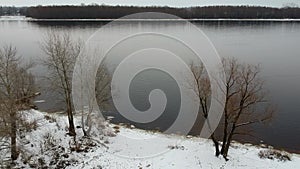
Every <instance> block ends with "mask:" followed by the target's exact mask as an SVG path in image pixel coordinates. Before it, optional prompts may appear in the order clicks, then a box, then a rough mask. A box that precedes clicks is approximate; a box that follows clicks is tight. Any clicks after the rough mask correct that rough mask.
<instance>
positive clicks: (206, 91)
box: [190, 63, 220, 157]
mask: <svg viewBox="0 0 300 169" xmlns="http://www.w3.org/2000/svg"><path fill="white" fill-rule="evenodd" d="M190 69H191V71H192V74H193V78H194V80H195V82H196V83H191V84H190V85H191V88H192V89H193V90H194V92H195V93H196V95H197V96H198V98H199V101H200V104H199V105H200V109H199V113H202V116H203V117H204V118H205V119H207V118H208V112H209V104H210V96H211V88H210V80H209V77H208V74H207V72H206V71H205V67H204V65H203V64H202V63H201V64H200V65H195V64H193V63H192V64H191V65H190ZM210 138H211V139H212V141H213V142H214V146H215V155H216V156H217V157H218V156H219V155H220V148H219V142H218V140H217V138H216V136H215V133H214V132H213V133H212V135H211V137H210Z"/></svg>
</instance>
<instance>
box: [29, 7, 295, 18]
mask: <svg viewBox="0 0 300 169" xmlns="http://www.w3.org/2000/svg"><path fill="white" fill-rule="evenodd" d="M138 12H164V13H169V14H174V15H176V16H179V17H181V18H185V19H195V18H204V19H215V18H236V19H284V18H293V19H295V18H300V8H296V7H285V8H271V7H255V6H208V7H190V8H172V7H136V6H106V5H93V6H37V7H29V8H27V11H26V12H25V13H26V16H28V17H32V18H36V19H116V18H120V17H122V16H125V15H129V14H133V13H138Z"/></svg>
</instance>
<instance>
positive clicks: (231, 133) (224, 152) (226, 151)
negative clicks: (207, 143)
mask: <svg viewBox="0 0 300 169" xmlns="http://www.w3.org/2000/svg"><path fill="white" fill-rule="evenodd" d="M234 130H235V125H233V126H232V129H231V131H230V133H229V136H228V139H227V142H226V144H224V145H225V146H224V150H223V157H224V158H225V160H226V161H227V160H228V158H227V155H228V150H229V147H230V143H231V140H232V136H233V132H234Z"/></svg>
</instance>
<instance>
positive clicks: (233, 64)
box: [191, 59, 274, 160]
mask: <svg viewBox="0 0 300 169" xmlns="http://www.w3.org/2000/svg"><path fill="white" fill-rule="evenodd" d="M222 63H223V65H222V66H223V68H224V70H225V74H226V78H225V81H224V82H222V83H224V85H225V87H226V90H225V91H223V92H224V94H225V98H226V99H225V106H224V110H223V114H224V117H223V121H224V124H223V125H222V126H219V127H220V128H221V130H222V134H221V136H222V147H221V151H220V150H219V142H218V139H217V137H216V134H215V132H214V133H213V134H212V135H211V139H212V140H213V142H214V145H215V149H216V150H215V153H216V156H218V155H219V154H222V155H223V157H224V158H225V159H226V160H228V158H227V156H228V150H229V147H230V144H231V142H232V140H233V138H234V136H235V135H240V134H243V135H244V134H249V133H248V132H246V128H247V126H248V125H251V124H254V123H260V122H264V121H267V120H269V119H271V118H272V114H273V112H274V111H273V109H272V105H271V104H270V103H268V102H267V100H266V92H265V91H264V88H263V85H264V82H263V80H262V79H261V78H260V76H259V74H260V68H259V66H258V65H250V64H241V63H239V62H238V61H237V60H236V59H223V62H222ZM191 70H192V73H193V75H194V80H195V81H196V84H194V86H193V87H192V88H193V89H194V91H195V92H196V93H197V95H198V97H199V101H200V106H201V108H200V110H201V112H202V114H203V117H204V118H205V119H207V116H208V111H209V110H208V109H209V106H208V105H209V104H210V97H211V89H210V82H209V78H208V75H207V73H206V72H205V69H204V67H203V65H202V64H201V65H199V66H196V65H193V64H192V65H191Z"/></svg>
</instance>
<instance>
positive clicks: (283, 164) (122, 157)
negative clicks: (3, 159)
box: [1, 110, 300, 169]
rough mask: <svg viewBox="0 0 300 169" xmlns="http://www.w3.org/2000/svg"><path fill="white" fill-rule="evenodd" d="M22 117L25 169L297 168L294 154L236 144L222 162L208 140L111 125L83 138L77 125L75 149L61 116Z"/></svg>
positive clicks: (298, 162)
mask: <svg viewBox="0 0 300 169" xmlns="http://www.w3.org/2000/svg"><path fill="white" fill-rule="evenodd" d="M23 117H24V118H25V119H27V121H28V122H30V123H34V124H36V125H35V128H34V129H33V130H31V131H30V132H26V133H25V134H23V136H20V140H19V143H18V144H19V145H20V146H19V149H20V156H19V159H18V166H20V167H21V166H23V167H25V168H30V167H33V168H37V167H40V168H42V166H44V167H45V166H48V167H49V168H60V167H64V166H65V167H67V168H105V169H106V168H113V169H118V168H120V169H121V168H122V169H127V168H128V169H134V168H136V169H141V168H143V169H145V168H146V169H147V168H149V169H150V168H151V169H152V168H153V169H159V168H161V169H168V168H179V169H184V168H189V169H194V168H195V169H199V168H204V169H206V168H218V169H219V168H222V169H225V168H228V169H234V168H249V169H254V168H269V169H271V168H278V169H291V168H294V169H296V168H300V155H297V154H288V155H289V156H290V157H291V161H279V160H277V159H273V160H271V159H261V158H260V157H259V156H258V153H259V152H260V151H261V150H267V149H266V148H260V147H257V146H251V145H242V144H239V143H234V144H233V146H232V147H231V148H230V150H229V151H230V152H229V154H230V156H229V158H230V160H229V161H225V160H224V159H223V158H221V157H219V158H217V157H215V156H214V147H213V144H212V141H211V140H208V139H202V138H196V137H186V136H179V135H165V134H162V133H155V132H150V131H144V130H139V129H134V128H133V127H129V128H127V127H124V126H121V125H114V124H109V123H107V126H108V127H109V130H108V131H113V132H114V133H116V136H101V135H99V136H97V137H93V139H84V138H82V132H81V128H79V127H77V129H76V130H77V141H78V143H79V142H80V144H81V146H80V147H79V146H78V147H79V148H78V149H77V150H80V151H76V150H75V148H74V142H73V139H72V137H70V136H68V135H67V134H66V132H67V125H68V124H67V117H66V116H65V115H62V114H47V113H43V112H39V111H35V110H32V111H29V112H23ZM75 124H76V126H80V117H79V116H75ZM21 138H22V139H21ZM71 150H73V151H71ZM148 153H149V154H148ZM281 153H283V154H287V153H285V152H281ZM1 154H2V155H4V153H3V152H2V153H1Z"/></svg>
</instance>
